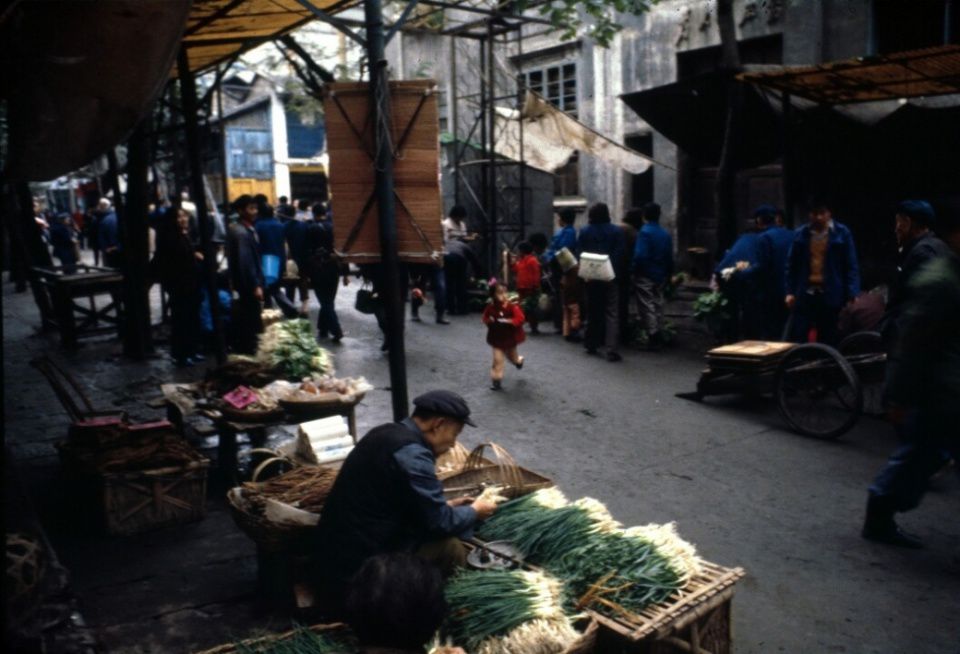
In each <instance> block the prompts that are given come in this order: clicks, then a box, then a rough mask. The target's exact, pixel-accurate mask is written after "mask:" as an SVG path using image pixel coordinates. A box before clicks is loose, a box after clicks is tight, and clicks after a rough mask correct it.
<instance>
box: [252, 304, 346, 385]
mask: <svg viewBox="0 0 960 654" xmlns="http://www.w3.org/2000/svg"><path fill="white" fill-rule="evenodd" d="M257 360H258V361H260V362H262V363H265V364H267V365H269V366H272V367H273V368H275V369H277V371H278V372H280V373H281V374H282V375H283V376H284V377H286V378H287V379H296V380H300V379H303V378H304V377H309V376H311V375H313V374H321V375H323V374H327V373H330V372H333V364H332V361H331V357H330V353H329V352H327V351H326V350H324V349H323V348H322V347H320V346H319V345H317V339H316V337H315V336H314V334H313V325H311V324H310V321H309V320H304V319H302V318H298V319H297V320H284V321H282V322H278V323H274V324H272V325H270V326H269V327H267V328H266V329H265V330H264V331H263V334H261V335H260V347H259V348H258V350H257Z"/></svg>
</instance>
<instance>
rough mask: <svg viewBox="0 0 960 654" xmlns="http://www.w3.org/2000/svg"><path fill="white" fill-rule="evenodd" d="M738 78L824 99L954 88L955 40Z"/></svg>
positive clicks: (958, 71)
mask: <svg viewBox="0 0 960 654" xmlns="http://www.w3.org/2000/svg"><path fill="white" fill-rule="evenodd" d="M739 79H740V80H742V81H744V82H749V83H751V84H757V85H760V86H764V87H767V88H771V89H776V90H777V91H780V92H785V93H790V94H792V95H796V96H799V97H802V98H806V99H808V100H812V101H814V102H818V103H821V104H829V105H839V104H848V103H854V102H875V101H878V100H898V99H901V98H917V97H931V96H937V95H948V94H955V93H960V45H944V46H939V47H936V48H924V49H922V50H910V51H907V52H898V53H895V54H889V55H882V56H880V55H878V56H873V57H857V58H855V59H848V60H846V61H837V62H832V63H827V64H820V65H818V66H789V67H788V66H784V67H778V68H777V69H776V70H772V71H764V72H754V73H750V72H748V73H743V74H741V75H740V76H739Z"/></svg>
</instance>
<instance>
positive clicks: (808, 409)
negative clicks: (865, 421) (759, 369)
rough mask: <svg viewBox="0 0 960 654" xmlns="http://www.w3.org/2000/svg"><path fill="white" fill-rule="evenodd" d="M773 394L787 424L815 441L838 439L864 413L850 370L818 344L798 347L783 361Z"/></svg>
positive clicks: (832, 351) (857, 384) (856, 381)
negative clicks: (815, 439) (774, 393)
mask: <svg viewBox="0 0 960 654" xmlns="http://www.w3.org/2000/svg"><path fill="white" fill-rule="evenodd" d="M774 390H775V392H776V396H777V409H779V411H780V415H781V416H783V419H784V420H785V421H786V422H787V424H788V425H790V427H791V428H792V429H794V430H795V431H797V432H799V433H801V434H803V435H805V436H812V437H814V438H838V437H839V436H841V435H843V434H844V433H846V432H847V431H848V430H849V429H850V428H851V427H853V425H854V424H856V422H857V419H858V418H859V417H860V412H861V411H862V409H863V391H862V389H861V387H860V380H859V378H858V377H857V373H856V371H854V369H853V366H851V365H850V363H849V362H848V361H847V360H846V359H844V358H843V356H841V355H840V353H839V352H837V351H836V350H835V349H833V348H832V347H829V346H827V345H823V344H820V343H806V344H803V345H798V346H797V347H795V348H793V349H792V350H790V351H789V352H788V353H787V354H786V356H784V357H783V360H781V361H780V365H779V366H778V367H777V373H776V377H775V380H774Z"/></svg>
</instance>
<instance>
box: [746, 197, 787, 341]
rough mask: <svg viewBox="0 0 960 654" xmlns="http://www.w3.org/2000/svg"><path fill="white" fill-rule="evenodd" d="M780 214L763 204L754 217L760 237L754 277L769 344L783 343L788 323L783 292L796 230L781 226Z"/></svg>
mask: <svg viewBox="0 0 960 654" xmlns="http://www.w3.org/2000/svg"><path fill="white" fill-rule="evenodd" d="M779 214H780V211H779V210H778V209H777V208H776V207H774V206H773V205H770V204H762V205H760V206H759V207H757V209H756V211H755V212H754V214H753V215H754V217H755V218H756V220H757V228H758V229H759V230H760V236H759V238H758V239H757V265H756V267H755V269H754V271H753V273H752V274H753V276H754V277H755V278H756V281H757V288H758V291H759V293H760V306H761V312H762V316H761V322H762V328H763V338H764V339H765V340H768V341H779V340H782V339H783V328H784V326H785V325H786V324H787V307H786V306H785V305H784V303H783V291H784V288H785V287H786V275H787V259H788V258H789V256H790V246H791V244H792V243H793V231H792V230H789V229H787V228H785V227H783V226H782V225H780V224H778V222H777V216H778V215H779Z"/></svg>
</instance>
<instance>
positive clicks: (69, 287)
mask: <svg viewBox="0 0 960 654" xmlns="http://www.w3.org/2000/svg"><path fill="white" fill-rule="evenodd" d="M33 270H34V272H35V273H36V274H37V275H38V277H39V280H40V283H41V284H42V285H43V286H44V288H46V290H47V293H48V294H49V295H50V300H51V303H52V304H53V309H54V317H53V318H46V319H44V327H53V328H54V329H57V330H58V331H59V332H60V343H61V344H62V345H63V347H64V348H67V349H74V348H76V347H77V341H78V340H79V338H80V337H82V336H92V335H96V334H103V333H105V332H109V331H112V330H114V329H119V325H120V319H121V307H120V304H119V301H120V295H121V293H122V287H123V275H122V274H121V273H120V271H119V270H115V269H113V268H101V267H97V266H88V265H86V264H77V265H76V266H73V270H72V271H71V272H67V271H66V269H65V268H64V266H48V267H36V268H34V269H33ZM98 295H109V296H110V300H109V301H108V302H107V304H106V305H104V306H103V307H102V308H99V309H98V308H97V305H96V300H95V298H96V296H98ZM78 298H87V299H88V305H89V306H83V305H82V304H80V303H79V302H76V300H77V299H78ZM78 314H79V316H80V320H79V321H78V320H77V315H78ZM101 323H106V324H105V325H103V324H101Z"/></svg>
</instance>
